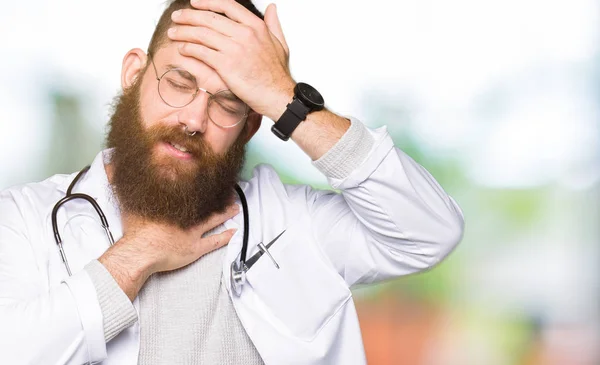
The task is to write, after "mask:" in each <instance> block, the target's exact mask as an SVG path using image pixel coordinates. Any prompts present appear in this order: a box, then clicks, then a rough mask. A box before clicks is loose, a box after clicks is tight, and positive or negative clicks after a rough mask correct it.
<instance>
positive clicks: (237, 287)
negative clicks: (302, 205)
mask: <svg viewBox="0 0 600 365" xmlns="http://www.w3.org/2000/svg"><path fill="white" fill-rule="evenodd" d="M89 169H90V166H86V167H85V168H84V169H83V170H81V171H80V172H79V173H78V174H77V176H75V178H74V179H73V181H72V182H71V184H70V185H69V188H68V189H67V193H66V195H65V197H64V198H62V199H60V200H59V201H58V202H56V204H55V205H54V208H52V230H53V231H54V240H55V241H56V244H57V245H58V250H59V252H60V257H61V259H62V262H63V264H64V265H65V268H66V269H67V273H68V274H69V276H71V268H70V267H69V261H68V260H67V255H66V254H65V249H64V247H63V243H62V239H61V237H60V233H59V232H58V223H57V219H56V217H57V212H58V209H59V208H60V207H61V206H63V205H64V204H65V203H67V202H69V201H72V200H76V199H83V200H85V201H87V202H89V203H90V204H91V205H92V207H94V209H95V210H96V213H98V216H99V217H100V222H101V224H102V227H103V228H104V231H105V232H106V236H107V237H108V242H109V243H110V245H111V246H112V245H114V243H115V240H114V238H113V235H112V232H111V231H110V228H109V226H108V220H107V219H106V216H105V215H104V212H103V211H102V209H101V208H100V205H98V203H97V202H96V200H95V199H94V198H92V197H91V196H89V195H87V194H83V193H73V187H74V186H75V185H76V184H77V182H78V181H79V179H81V177H82V176H83V174H85V173H86V172H87V171H88V170H89ZM235 191H236V192H237V194H238V195H239V197H240V201H241V203H242V210H243V213H244V238H243V244H242V251H241V253H240V255H239V256H240V259H239V260H237V258H236V260H234V261H233V262H232V263H231V267H230V279H231V289H232V291H233V292H234V293H235V294H236V295H237V296H240V295H241V294H242V289H243V287H244V284H245V283H246V271H248V270H249V269H250V267H252V265H254V263H255V262H256V261H257V260H258V259H259V258H260V257H261V256H262V255H263V254H265V253H266V254H267V255H268V256H269V257H270V258H271V260H272V261H273V263H274V264H275V266H276V267H277V268H279V265H278V264H277V262H275V259H274V258H273V257H272V256H271V254H270V253H269V251H268V248H269V247H270V246H271V244H273V242H275V241H276V240H277V239H278V238H279V237H280V236H281V235H282V234H283V232H285V231H283V232H281V233H280V234H279V236H277V237H276V238H275V239H274V240H272V241H271V242H269V244H267V245H266V246H265V245H264V244H263V243H262V242H261V243H259V244H258V248H259V249H260V251H259V252H257V253H256V254H254V255H253V256H252V257H251V258H250V259H249V260H248V261H246V252H247V251H248V238H249V234H250V222H249V214H248V202H247V201H246V196H245V195H244V192H243V191H242V188H240V186H239V185H237V184H236V185H235Z"/></svg>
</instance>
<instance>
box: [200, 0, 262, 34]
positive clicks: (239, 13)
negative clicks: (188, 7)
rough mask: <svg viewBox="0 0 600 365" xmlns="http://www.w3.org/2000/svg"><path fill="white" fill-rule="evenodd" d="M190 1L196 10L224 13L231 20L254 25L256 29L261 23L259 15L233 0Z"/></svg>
mask: <svg viewBox="0 0 600 365" xmlns="http://www.w3.org/2000/svg"><path fill="white" fill-rule="evenodd" d="M191 3H192V6H193V7H194V8H196V9H198V10H209V11H214V12H216V13H221V14H225V16H227V17H228V18H229V19H231V20H233V21H236V22H238V23H242V24H246V25H249V26H251V27H256V29H258V27H260V25H261V24H262V20H261V19H260V18H259V17H257V16H256V15H254V14H252V12H251V11H250V10H248V9H246V8H245V7H244V6H243V5H241V4H239V3H237V2H236V1H234V0H192V2H191Z"/></svg>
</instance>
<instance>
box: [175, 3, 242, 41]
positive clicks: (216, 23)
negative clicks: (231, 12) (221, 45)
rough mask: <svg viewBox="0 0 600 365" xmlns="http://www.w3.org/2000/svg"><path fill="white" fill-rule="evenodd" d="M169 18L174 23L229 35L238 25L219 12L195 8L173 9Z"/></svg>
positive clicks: (234, 31) (234, 32)
mask: <svg viewBox="0 0 600 365" xmlns="http://www.w3.org/2000/svg"><path fill="white" fill-rule="evenodd" d="M171 19H172V20H173V22H175V23H176V24H182V25H199V26H203V27H208V28H211V29H213V30H216V31H217V32H219V33H222V34H224V35H226V36H229V37H232V36H233V35H234V34H236V29H237V28H238V27H239V26H240V24H239V23H236V22H234V21H233V20H231V19H228V18H227V17H225V16H223V15H221V14H217V13H215V12H212V11H204V10H196V9H182V10H180V11H174V12H173V14H171Z"/></svg>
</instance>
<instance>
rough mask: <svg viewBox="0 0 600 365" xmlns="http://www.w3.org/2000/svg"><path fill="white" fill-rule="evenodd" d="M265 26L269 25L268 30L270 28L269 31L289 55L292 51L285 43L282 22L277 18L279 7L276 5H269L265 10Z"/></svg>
mask: <svg viewBox="0 0 600 365" xmlns="http://www.w3.org/2000/svg"><path fill="white" fill-rule="evenodd" d="M265 24H266V25H267V28H269V31H270V32H271V33H272V34H273V35H274V36H275V38H277V40H278V41H279V43H281V46H282V47H283V49H284V50H285V53H286V54H289V53H290V49H289V47H288V44H287V42H286V41H285V36H284V35H283V28H281V22H280V21H279V17H278V16H277V6H276V5H275V4H269V6H267V10H265Z"/></svg>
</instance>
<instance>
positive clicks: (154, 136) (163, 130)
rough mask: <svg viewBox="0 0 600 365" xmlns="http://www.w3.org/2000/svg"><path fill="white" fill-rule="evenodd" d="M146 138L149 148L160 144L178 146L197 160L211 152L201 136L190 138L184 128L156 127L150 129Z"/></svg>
mask: <svg viewBox="0 0 600 365" xmlns="http://www.w3.org/2000/svg"><path fill="white" fill-rule="evenodd" d="M145 136H146V139H147V140H146V143H147V145H148V146H149V147H150V146H153V145H155V144H156V143H158V142H164V143H173V144H178V145H180V146H182V147H184V148H185V149H186V150H187V152H188V153H189V154H191V155H192V156H193V157H196V158H198V157H202V156H206V155H207V154H208V153H209V152H210V147H209V146H208V144H207V143H206V141H205V140H204V138H203V137H202V135H201V134H196V135H195V136H189V135H188V134H187V133H185V131H184V128H183V127H172V126H168V125H164V124H163V125H156V126H153V127H150V128H149V129H148V131H147V133H146V134H145Z"/></svg>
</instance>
